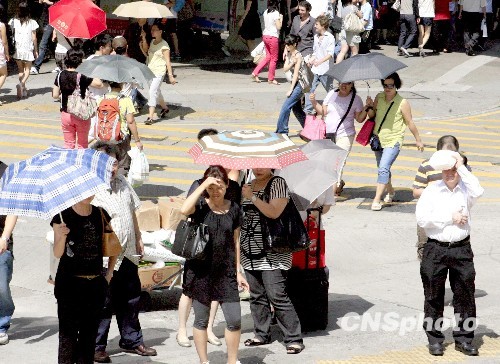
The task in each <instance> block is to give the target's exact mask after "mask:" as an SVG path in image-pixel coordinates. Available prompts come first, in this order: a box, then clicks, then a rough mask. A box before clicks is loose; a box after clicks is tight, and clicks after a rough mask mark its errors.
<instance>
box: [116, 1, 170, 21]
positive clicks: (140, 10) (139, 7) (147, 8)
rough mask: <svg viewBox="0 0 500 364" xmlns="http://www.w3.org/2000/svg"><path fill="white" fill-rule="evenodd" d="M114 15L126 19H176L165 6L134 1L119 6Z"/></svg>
mask: <svg viewBox="0 0 500 364" xmlns="http://www.w3.org/2000/svg"><path fill="white" fill-rule="evenodd" d="M113 14H114V15H116V16H122V17H124V18H175V16H174V15H173V14H172V12H171V11H170V10H169V9H168V8H167V7H166V6H165V5H160V4H156V3H153V2H149V1H134V2H131V3H125V4H121V5H120V6H118V7H117V8H116V9H115V11H113Z"/></svg>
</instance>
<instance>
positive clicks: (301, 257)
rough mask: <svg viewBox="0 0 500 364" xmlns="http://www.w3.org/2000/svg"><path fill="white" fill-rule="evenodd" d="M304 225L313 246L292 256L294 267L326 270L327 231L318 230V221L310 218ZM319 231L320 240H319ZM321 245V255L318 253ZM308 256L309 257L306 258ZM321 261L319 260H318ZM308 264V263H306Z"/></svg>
mask: <svg viewBox="0 0 500 364" xmlns="http://www.w3.org/2000/svg"><path fill="white" fill-rule="evenodd" d="M304 224H305V226H306V228H307V232H308V234H309V239H311V245H310V246H309V248H308V249H306V250H301V251H299V252H296V253H293V256H292V267H297V268H299V269H316V268H324V267H325V266H326V263H325V230H320V229H318V225H317V224H318V223H317V221H316V219H315V218H314V217H312V216H309V217H308V218H307V219H306V221H304ZM318 231H319V240H318ZM318 245H319V249H320V251H319V254H318V253H317V250H316V249H318ZM306 254H307V256H306ZM318 259H319V260H318ZM306 262H307V263H306Z"/></svg>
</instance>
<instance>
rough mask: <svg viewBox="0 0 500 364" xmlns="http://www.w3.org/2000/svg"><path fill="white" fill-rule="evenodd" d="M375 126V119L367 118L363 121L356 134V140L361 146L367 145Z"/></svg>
mask: <svg viewBox="0 0 500 364" xmlns="http://www.w3.org/2000/svg"><path fill="white" fill-rule="evenodd" d="M374 128H375V120H374V119H368V120H366V121H365V123H364V124H363V126H362V127H361V130H360V131H359V133H358V135H356V141H357V142H358V143H359V144H361V145H362V146H363V147H365V146H367V145H368V143H370V139H371V137H372V133H373V129H374Z"/></svg>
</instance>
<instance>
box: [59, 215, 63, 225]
mask: <svg viewBox="0 0 500 364" xmlns="http://www.w3.org/2000/svg"><path fill="white" fill-rule="evenodd" d="M59 218H60V219H61V223H63V224H64V220H63V217H62V215H61V213H59Z"/></svg>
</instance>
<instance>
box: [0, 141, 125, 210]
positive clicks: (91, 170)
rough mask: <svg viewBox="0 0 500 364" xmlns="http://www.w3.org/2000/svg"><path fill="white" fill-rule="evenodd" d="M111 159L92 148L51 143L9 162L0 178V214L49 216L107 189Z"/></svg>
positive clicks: (110, 171) (112, 161) (111, 167)
mask: <svg viewBox="0 0 500 364" xmlns="http://www.w3.org/2000/svg"><path fill="white" fill-rule="evenodd" d="M114 162H115V159H114V158H112V157H109V156H108V155H106V154H105V153H102V152H98V151H95V150H92V149H63V148H59V147H56V146H52V147H50V148H48V149H47V150H45V151H43V152H41V153H39V154H37V155H35V156H34V157H32V158H30V159H27V160H24V161H21V162H17V163H14V164H11V165H10V166H9V167H8V168H7V170H6V171H5V173H4V175H3V177H2V179H1V180H0V215H19V216H34V217H38V218H42V219H46V220H47V219H50V218H51V217H52V216H54V215H56V214H57V213H59V212H61V211H63V210H65V209H67V208H68V207H70V206H72V205H74V204H76V203H77V202H80V201H82V200H84V199H86V198H87V197H90V196H92V195H94V194H96V193H97V192H98V191H100V190H101V189H102V188H109V184H110V179H111V173H112V170H113V163H114Z"/></svg>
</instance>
